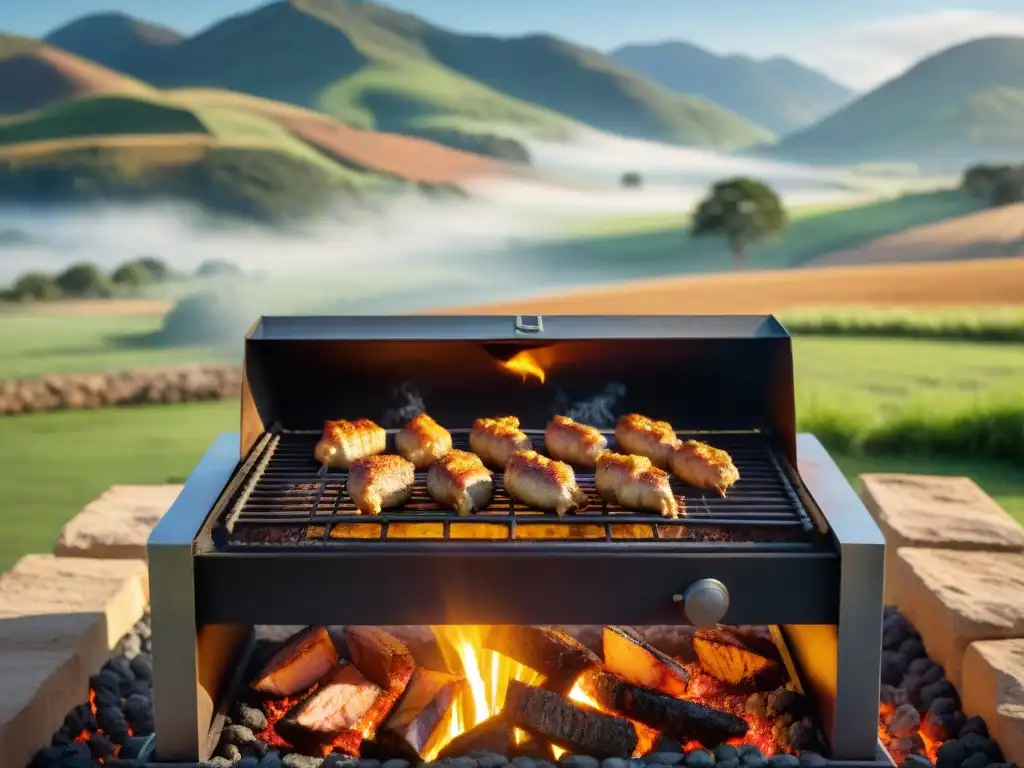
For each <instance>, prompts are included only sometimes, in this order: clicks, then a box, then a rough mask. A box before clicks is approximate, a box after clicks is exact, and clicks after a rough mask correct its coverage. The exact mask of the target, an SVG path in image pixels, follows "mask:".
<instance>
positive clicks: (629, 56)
mask: <svg viewBox="0 0 1024 768" xmlns="http://www.w3.org/2000/svg"><path fill="white" fill-rule="evenodd" d="M609 56H610V58H612V59H614V60H615V61H617V62H618V63H619V64H622V65H623V66H626V67H629V68H630V69H633V70H635V71H637V72H639V73H641V74H643V75H645V76H646V77H648V78H650V79H651V80H653V81H655V82H657V83H660V84H661V85H663V86H665V87H666V88H669V89H671V90H673V91H675V92H677V93H680V94H695V95H698V96H703V97H705V98H707V99H710V100H711V101H713V102H715V103H716V104H721V105H722V106H723V107H725V108H726V109H730V110H732V111H733V112H735V113H736V114H738V115H740V116H742V117H744V118H746V119H747V120H749V121H750V122H752V123H755V124H756V125H760V126H762V127H764V128H766V129H768V130H769V131H772V132H774V133H778V134H786V133H790V132H792V131H794V130H796V129H798V128H803V127H805V126H808V125H810V124H812V123H815V122H817V121H818V120H820V119H822V118H823V117H825V116H826V115H828V114H830V113H832V112H834V111H836V110H837V109H839V108H840V107H842V106H844V105H845V104H847V103H849V101H850V100H851V99H853V98H854V92H853V91H852V90H850V89H849V88H847V87H845V86H843V85H840V84H839V83H836V82H835V81H833V80H830V79H829V78H828V77H826V76H825V75H823V74H821V73H820V72H817V71H815V70H813V69H810V68H808V67H805V66H803V65H802V64H798V63H797V62H795V61H793V60H792V59H787V58H785V57H776V58H772V59H767V60H764V61H757V60H755V59H752V58H749V57H747V56H719V55H716V54H714V53H711V52H710V51H706V50H704V49H703V48H700V47H698V46H696V45H692V44H690V43H685V42H674V41H673V42H664V43H651V44H633V45H626V46H623V47H621V48H618V49H616V50H614V51H612V53H610V54H609Z"/></svg>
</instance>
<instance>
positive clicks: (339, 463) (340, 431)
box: [313, 419, 387, 469]
mask: <svg viewBox="0 0 1024 768" xmlns="http://www.w3.org/2000/svg"><path fill="white" fill-rule="evenodd" d="M386 443H387V432H385V431H384V428H383V427H380V426H378V425H376V424H374V423H373V422H372V421H370V420H369V419H357V420H356V421H345V420H344V419H342V420H341V421H325V422H324V433H323V435H322V436H321V437H320V442H318V443H317V444H316V448H314V449H313V455H314V456H315V457H316V460H317V461H319V462H320V463H321V464H326V465H327V466H329V467H332V468H333V469H348V468H349V467H351V466H352V462H353V461H356V460H357V459H362V458H365V457H366V456H373V455H374V454H378V453H384V446H385V445H386Z"/></svg>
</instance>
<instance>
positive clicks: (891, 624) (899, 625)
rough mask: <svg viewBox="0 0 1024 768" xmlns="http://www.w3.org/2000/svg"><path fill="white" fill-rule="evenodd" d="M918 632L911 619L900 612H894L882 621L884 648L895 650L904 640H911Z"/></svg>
mask: <svg viewBox="0 0 1024 768" xmlns="http://www.w3.org/2000/svg"><path fill="white" fill-rule="evenodd" d="M916 634H917V633H916V632H915V631H914V628H913V627H912V626H911V625H910V622H909V621H907V620H906V619H905V618H904V617H903V616H901V615H900V614H898V613H897V614H893V615H892V616H889V617H888V618H886V619H883V621H882V648H884V649H885V650H887V651H895V650H896V649H898V648H899V647H900V645H901V644H902V643H903V641H904V640H909V639H910V638H912V637H914V636H915V635H916Z"/></svg>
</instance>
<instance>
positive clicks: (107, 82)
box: [0, 35, 153, 116]
mask: <svg viewBox="0 0 1024 768" xmlns="http://www.w3.org/2000/svg"><path fill="white" fill-rule="evenodd" d="M152 92H153V89H152V88H150V87H149V86H148V85H146V84H144V83H141V82H139V81H137V80H135V79H133V78H131V77H127V76H125V75H122V74H120V73H117V72H114V71H112V70H109V69H107V68H106V67H103V66H101V65H99V64H96V63H94V62H92V61H87V60H85V59H83V58H81V57H79V56H75V55H74V54H71V53H68V52H67V51H63V50H60V49H59V48H54V47H53V46H50V45H45V44H43V43H40V42H39V41H37V40H31V39H28V38H24V37H17V36H14V35H0V116H2V115H16V114H18V113H21V112H26V111H28V110H33V109H40V108H42V107H46V106H49V105H50V104H55V103H58V102H61V101H67V100H70V99H75V98H79V97H82V96H96V95H100V94H116V93H123V94H134V95H140V96H141V95H146V94H149V93H152Z"/></svg>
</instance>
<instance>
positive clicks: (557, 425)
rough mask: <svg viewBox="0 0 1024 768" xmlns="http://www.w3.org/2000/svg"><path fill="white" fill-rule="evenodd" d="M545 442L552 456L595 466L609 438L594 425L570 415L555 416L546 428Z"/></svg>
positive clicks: (578, 464) (580, 464)
mask: <svg viewBox="0 0 1024 768" xmlns="http://www.w3.org/2000/svg"><path fill="white" fill-rule="evenodd" d="M544 442H545V444H546V445H547V448H548V453H549V454H551V457H552V458H554V459H558V460H559V461H567V462H569V463H570V464H575V465H576V466H580V467H593V466H594V465H595V464H596V462H597V457H598V455H599V454H600V453H601V451H603V450H604V449H605V448H607V447H608V438H606V437H605V436H604V435H602V434H601V432H600V431H599V430H597V429H594V427H589V426H587V425H586V424H580V423H579V422H578V421H573V420H572V419H570V418H569V417H568V416H555V417H554V418H552V419H551V421H549V422H548V426H547V429H545V430H544Z"/></svg>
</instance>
